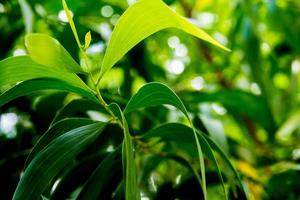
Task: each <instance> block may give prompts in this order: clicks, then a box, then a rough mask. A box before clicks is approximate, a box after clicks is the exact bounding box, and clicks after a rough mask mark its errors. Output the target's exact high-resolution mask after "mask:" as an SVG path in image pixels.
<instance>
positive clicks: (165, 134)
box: [143, 123, 227, 199]
mask: <svg viewBox="0 0 300 200" xmlns="http://www.w3.org/2000/svg"><path fill="white" fill-rule="evenodd" d="M194 132H195V129H194V128H190V127H188V126H185V125H183V124H179V123H168V124H163V125H160V126H157V127H155V128H153V129H151V130H150V131H148V132H147V133H146V134H145V135H144V136H143V138H144V139H150V138H159V139H160V140H161V141H167V142H169V141H175V142H176V143H177V144H178V146H179V148H184V145H181V143H185V144H188V145H191V144H195V142H194V141H195V139H194V136H195V135H194ZM203 135H204V134H201V133H196V138H197V141H198V142H199V145H200V146H201V149H202V151H203V153H204V154H205V155H206V156H207V157H208V159H209V160H210V161H211V162H212V163H213V164H214V166H215V168H216V169H217V173H218V175H219V178H220V180H221V183H222V186H223V190H224V195H225V197H226V199H227V194H226V189H225V184H224V181H223V177H222V174H221V171H220V168H219V165H218V162H217V160H216V158H215V156H214V154H213V151H212V148H211V147H210V145H209V144H208V142H207V141H206V138H205V137H204V136H203ZM195 147H196V148H197V150H198V145H195ZM202 187H204V186H203V185H202Z"/></svg>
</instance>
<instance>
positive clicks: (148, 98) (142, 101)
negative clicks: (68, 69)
mask: <svg viewBox="0 0 300 200" xmlns="http://www.w3.org/2000/svg"><path fill="white" fill-rule="evenodd" d="M162 104H168V105H172V106H174V107H176V108H177V109H179V110H180V111H181V112H182V113H183V114H184V115H185V116H186V118H187V119H188V120H189V122H190V124H191V126H192V122H191V120H190V118H189V116H188V113H187V111H186V108H185V106H184V104H183V103H182V101H181V100H180V98H179V97H178V96H177V95H176V93H175V92H173V91H172V89H171V88H169V87H168V86H166V85H164V84H162V83H155V82H153V83H148V84H145V85H144V86H143V87H141V88H140V89H139V91H138V92H137V93H136V94H135V95H134V96H133V97H132V98H131V99H130V100H129V102H128V104H127V106H126V107H125V109H124V113H125V114H126V113H128V112H131V111H133V110H136V109H140V108H145V107H150V106H157V105H162ZM193 130H194V137H195V140H196V145H197V151H198V157H199V165H200V170H201V175H202V183H201V184H202V188H203V194H204V198H205V199H207V191H206V179H205V165H204V158H203V154H202V149H201V146H200V144H199V141H198V139H197V134H196V132H195V129H193Z"/></svg>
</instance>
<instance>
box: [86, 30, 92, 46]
mask: <svg viewBox="0 0 300 200" xmlns="http://www.w3.org/2000/svg"><path fill="white" fill-rule="evenodd" d="M84 41H85V42H84V49H87V48H89V46H90V44H91V41H92V36H91V31H89V32H87V33H86V34H85V38H84Z"/></svg>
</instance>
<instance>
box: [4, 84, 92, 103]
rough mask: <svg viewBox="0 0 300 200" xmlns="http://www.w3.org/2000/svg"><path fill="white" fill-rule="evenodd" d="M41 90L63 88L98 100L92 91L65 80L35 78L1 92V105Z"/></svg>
mask: <svg viewBox="0 0 300 200" xmlns="http://www.w3.org/2000/svg"><path fill="white" fill-rule="evenodd" d="M40 90H62V91H67V92H72V93H75V94H78V95H80V96H82V97H85V98H87V99H89V100H91V101H94V102H97V98H96V97H95V95H93V94H92V93H91V92H88V91H87V90H84V89H82V88H79V87H75V86H73V85H71V84H69V83H67V82H65V81H60V80H58V79H34V80H27V81H24V82H21V83H19V84H17V85H16V86H14V87H12V88H10V89H9V90H7V91H6V92H4V93H3V94H1V95H0V106H2V105H4V104H6V103H8V102H9V101H12V100H14V99H16V98H18V97H20V96H24V95H28V94H31V93H33V92H36V91H40Z"/></svg>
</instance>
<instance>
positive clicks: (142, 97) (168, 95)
mask: <svg viewBox="0 0 300 200" xmlns="http://www.w3.org/2000/svg"><path fill="white" fill-rule="evenodd" d="M162 104H168V105H172V106H174V107H175V108H178V109H179V110H180V111H181V112H182V113H183V114H184V115H185V116H186V117H187V118H189V117H188V113H187V111H186V109H185V106H184V105H183V103H182V101H181V100H180V99H179V97H178V96H177V94H176V93H175V92H173V91H172V89H171V88H169V87H168V86H166V85H164V84H162V83H156V82H152V83H147V84H145V85H144V86H143V87H141V88H140V89H139V91H138V92H137V93H136V94H135V95H134V96H133V97H132V98H131V99H130V100H129V102H128V104H127V106H126V108H125V109H124V114H126V113H129V112H132V111H134V110H137V109H141V108H146V107H150V106H158V105H162Z"/></svg>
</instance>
